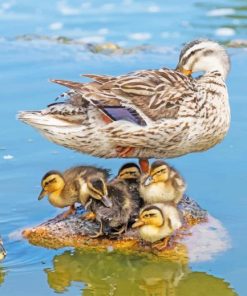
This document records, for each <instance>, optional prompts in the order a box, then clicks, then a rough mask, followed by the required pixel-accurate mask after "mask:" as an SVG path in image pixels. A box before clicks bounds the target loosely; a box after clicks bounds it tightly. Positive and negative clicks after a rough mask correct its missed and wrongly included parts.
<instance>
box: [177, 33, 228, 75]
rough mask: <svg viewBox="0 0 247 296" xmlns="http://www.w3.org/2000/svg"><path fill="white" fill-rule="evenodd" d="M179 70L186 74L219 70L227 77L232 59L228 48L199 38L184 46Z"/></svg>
mask: <svg viewBox="0 0 247 296" xmlns="http://www.w3.org/2000/svg"><path fill="white" fill-rule="evenodd" d="M177 70H179V71H180V72H182V73H183V74H185V75H191V74H192V73H195V72H212V71H219V72H220V73H221V75H222V76H223V78H224V79H225V78H226V76H227V74H228V72H229V70H230V59H229V56H228V54H227V52H226V50H225V49H224V48H223V47H222V46H221V45H219V44H218V43H217V42H214V41H210V40H205V39H198V40H194V41H192V42H190V43H188V44H186V45H185V46H184V48H183V49H182V51H181V53H180V56H179V62H178V65H177Z"/></svg>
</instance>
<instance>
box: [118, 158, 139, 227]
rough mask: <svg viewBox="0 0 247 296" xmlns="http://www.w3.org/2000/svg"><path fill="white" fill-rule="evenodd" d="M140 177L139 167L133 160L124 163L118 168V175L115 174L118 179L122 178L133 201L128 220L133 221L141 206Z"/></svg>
mask: <svg viewBox="0 0 247 296" xmlns="http://www.w3.org/2000/svg"><path fill="white" fill-rule="evenodd" d="M140 178H141V169H140V167H139V166H138V165H137V164H135V163H133V162H129V163H126V164H124V165H123V166H122V167H121V168H120V169H119V171H118V175H117V179H118V180H123V181H125V182H126V183H127V185H128V190H129V192H130V194H131V197H132V200H133V202H134V208H133V212H132V215H131V218H130V222H134V220H135V218H137V217H138V213H139V211H140V208H141V207H142V206H143V199H142V198H141V197H140V193H139V187H140Z"/></svg>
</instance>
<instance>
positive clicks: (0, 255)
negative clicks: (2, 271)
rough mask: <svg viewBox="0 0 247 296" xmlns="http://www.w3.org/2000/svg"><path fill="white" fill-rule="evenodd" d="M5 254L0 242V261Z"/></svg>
mask: <svg viewBox="0 0 247 296" xmlns="http://www.w3.org/2000/svg"><path fill="white" fill-rule="evenodd" d="M6 255H7V252H6V250H5V249H4V247H3V244H2V243H1V242H0V261H1V260H3V259H4V258H5V256H6Z"/></svg>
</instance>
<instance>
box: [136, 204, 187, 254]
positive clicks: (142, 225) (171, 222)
mask: <svg viewBox="0 0 247 296" xmlns="http://www.w3.org/2000/svg"><path fill="white" fill-rule="evenodd" d="M181 226H182V220H181V216H180V213H179V211H178V210H177V208H176V207H175V206H174V205H173V204H171V203H155V204H151V205H146V206H145V207H144V208H143V209H141V211H140V214H139V218H138V219H137V220H136V222H135V223H134V224H133V225H132V228H139V233H140V237H141V238H142V239H143V240H145V241H148V242H151V243H154V242H158V241H160V240H163V239H164V241H163V242H161V243H158V244H156V245H154V246H155V247H157V248H158V249H159V250H162V249H164V248H165V247H166V246H167V243H168V239H169V237H170V236H171V235H172V234H173V233H174V231H176V230H177V229H179V228H180V227H181Z"/></svg>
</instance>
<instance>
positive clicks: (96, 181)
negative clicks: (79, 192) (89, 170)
mask: <svg viewBox="0 0 247 296" xmlns="http://www.w3.org/2000/svg"><path fill="white" fill-rule="evenodd" d="M87 186H88V192H89V195H90V196H91V197H92V198H94V199H97V200H100V201H101V202H102V203H103V204H104V205H105V206H106V207H107V208H111V207H112V201H111V199H110V198H109V197H108V190H107V186H106V183H105V181H104V180H103V179H102V178H99V177H91V178H88V180H87Z"/></svg>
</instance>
